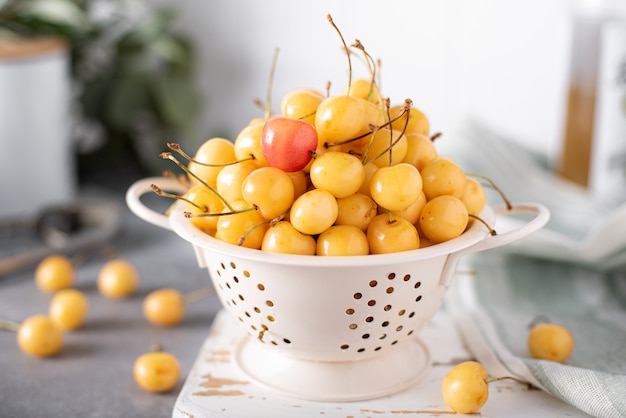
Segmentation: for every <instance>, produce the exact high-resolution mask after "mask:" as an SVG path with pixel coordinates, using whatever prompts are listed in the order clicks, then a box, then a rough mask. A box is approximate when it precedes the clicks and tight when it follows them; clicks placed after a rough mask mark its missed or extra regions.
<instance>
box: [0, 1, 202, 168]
mask: <svg viewBox="0 0 626 418" xmlns="http://www.w3.org/2000/svg"><path fill="white" fill-rule="evenodd" d="M175 18H176V13H175V9H173V8H171V7H155V6H153V7H150V6H147V5H146V1H145V0H139V1H137V0H135V1H132V0H125V1H124V0H0V36H5V37H6V36H15V37H37V36H61V37H63V38H65V39H67V40H68V42H69V44H70V46H71V51H70V54H71V72H72V79H73V97H74V100H73V119H74V125H75V126H74V129H73V135H74V136H75V137H76V138H75V139H76V143H77V145H78V149H77V152H78V153H79V154H80V155H79V165H80V162H81V161H83V164H82V166H84V167H94V164H95V165H96V166H98V165H100V166H102V165H103V164H110V163H111V161H112V160H115V159H117V158H125V159H126V160H127V161H130V162H131V163H134V164H137V165H138V168H139V169H140V170H142V171H144V172H154V171H156V169H157V168H159V167H160V166H159V164H158V163H155V160H159V158H157V157H155V153H154V152H152V150H153V149H155V148H158V149H159V150H161V149H162V148H163V145H164V144H165V141H167V140H172V138H178V137H179V135H182V134H185V133H189V132H191V131H192V130H193V128H194V126H195V122H196V120H197V117H198V115H199V110H200V106H201V101H200V97H199V95H198V93H197V90H196V88H195V86H194V49H193V45H192V44H191V43H190V41H189V40H188V39H186V38H185V37H183V36H182V35H180V34H177V33H175V32H174V31H173V30H172V29H171V25H172V22H173V21H174V19H175ZM94 143H95V145H94ZM146 151H148V152H146ZM147 154H148V155H147ZM157 155H158V154H157ZM155 164H156V165H155Z"/></svg>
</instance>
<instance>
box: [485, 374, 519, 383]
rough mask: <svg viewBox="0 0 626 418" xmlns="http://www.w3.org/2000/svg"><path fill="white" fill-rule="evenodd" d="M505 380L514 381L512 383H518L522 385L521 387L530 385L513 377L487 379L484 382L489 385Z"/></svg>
mask: <svg viewBox="0 0 626 418" xmlns="http://www.w3.org/2000/svg"><path fill="white" fill-rule="evenodd" d="M505 379H510V380H514V381H516V382H517V383H520V384H522V385H530V383H529V382H526V381H525V380H521V379H518V378H516V377H513V376H498V377H488V378H487V380H485V382H486V383H488V384H489V383H491V382H497V381H499V380H505Z"/></svg>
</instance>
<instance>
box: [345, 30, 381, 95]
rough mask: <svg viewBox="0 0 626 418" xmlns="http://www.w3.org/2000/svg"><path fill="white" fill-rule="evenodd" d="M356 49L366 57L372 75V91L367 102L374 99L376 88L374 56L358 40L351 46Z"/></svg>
mask: <svg viewBox="0 0 626 418" xmlns="http://www.w3.org/2000/svg"><path fill="white" fill-rule="evenodd" d="M350 46H352V47H354V48H357V49H360V50H361V51H362V52H363V55H364V56H365V59H366V62H367V69H368V70H369V72H370V74H371V77H372V79H371V82H370V91H369V92H368V94H367V100H368V101H370V100H371V99H372V98H373V97H374V87H375V86H376V64H375V62H374V59H373V58H372V56H371V55H370V54H369V53H368V52H367V51H366V50H365V47H364V46H363V44H362V43H361V41H359V40H358V39H355V41H354V43H353V44H352V45H350Z"/></svg>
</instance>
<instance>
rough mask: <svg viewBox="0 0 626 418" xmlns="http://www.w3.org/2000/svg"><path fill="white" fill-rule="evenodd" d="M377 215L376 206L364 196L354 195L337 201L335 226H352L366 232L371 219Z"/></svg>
mask: <svg viewBox="0 0 626 418" xmlns="http://www.w3.org/2000/svg"><path fill="white" fill-rule="evenodd" d="M376 215H378V205H377V204H376V202H374V200H373V199H372V198H371V197H369V196H368V195H366V194H363V193H354V194H352V195H350V196H348V197H343V198H339V199H337V219H336V220H335V225H352V226H356V227H357V228H359V229H361V230H362V231H367V227H368V226H369V224H370V222H372V219H374V218H375V217H376Z"/></svg>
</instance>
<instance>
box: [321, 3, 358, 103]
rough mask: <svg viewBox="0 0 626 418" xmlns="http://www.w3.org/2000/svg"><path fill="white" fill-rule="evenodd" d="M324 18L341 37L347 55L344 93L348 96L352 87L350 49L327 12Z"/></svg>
mask: <svg viewBox="0 0 626 418" xmlns="http://www.w3.org/2000/svg"><path fill="white" fill-rule="evenodd" d="M326 19H327V20H328V22H329V23H330V24H331V25H332V26H333V28H334V29H335V31H336V32H337V34H338V35H339V38H340V39H341V43H342V44H343V48H344V50H345V51H346V56H347V57H348V91H347V92H346V95H347V96H349V95H350V89H351V87H352V59H351V58H350V50H349V49H348V45H347V44H346V40H345V39H344V38H343V35H342V34H341V31H340V30H339V28H338V27H337V25H335V22H334V21H333V18H332V16H331V15H330V14H328V15H326Z"/></svg>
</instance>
